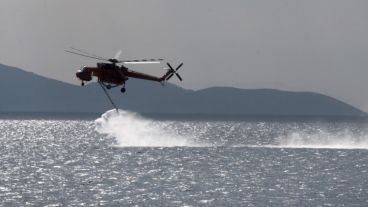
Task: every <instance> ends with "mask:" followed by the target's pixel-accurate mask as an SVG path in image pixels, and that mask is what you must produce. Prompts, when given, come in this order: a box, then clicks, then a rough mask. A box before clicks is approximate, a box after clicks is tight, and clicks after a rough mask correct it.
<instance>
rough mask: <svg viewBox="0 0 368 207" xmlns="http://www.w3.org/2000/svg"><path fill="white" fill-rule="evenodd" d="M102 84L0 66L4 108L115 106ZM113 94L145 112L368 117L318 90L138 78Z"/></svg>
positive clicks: (125, 104) (99, 109) (84, 109)
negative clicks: (188, 85) (196, 86)
mask: <svg viewBox="0 0 368 207" xmlns="http://www.w3.org/2000/svg"><path fill="white" fill-rule="evenodd" d="M73 75H74V74H73ZM15 83H16V84H15ZM9 86H11V87H9ZM99 87H100V86H99V85H98V84H97V83H90V84H87V85H86V86H85V87H80V86H77V85H73V84H69V83H64V82H62V81H59V80H55V79H51V78H46V77H42V76H40V75H37V74H35V73H32V72H27V71H24V70H22V69H19V68H16V67H11V66H6V65H2V64H0V94H1V96H2V98H1V101H0V112H6V113H9V112H62V113H68V112H81V113H89V112H104V111H106V110H108V109H111V108H112V107H111V105H110V103H109V102H108V100H107V98H106V97H105V95H104V94H103V92H102V90H101V88H99ZM109 92H110V94H111V96H112V98H113V99H114V101H115V103H116V104H117V105H118V106H119V107H121V108H123V109H126V110H132V111H136V112H139V113H157V114H214V115H244V116H267V115H271V116H366V115H367V114H366V113H365V112H363V111H361V110H359V109H357V108H355V107H353V106H351V105H349V104H346V103H344V102H342V101H340V100H337V99H335V98H332V97H329V96H326V95H323V94H319V93H313V92H292V91H282V90H275V89H239V88H233V87H211V88H206V89H201V90H189V89H183V88H181V87H179V86H177V85H174V84H170V83H167V84H166V85H165V87H162V86H161V85H160V84H158V83H156V82H149V81H143V80H137V79H130V80H128V81H127V92H126V93H125V94H121V93H120V91H119V90H116V89H112V90H110V91H109Z"/></svg>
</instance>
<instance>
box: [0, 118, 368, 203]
mask: <svg viewBox="0 0 368 207" xmlns="http://www.w3.org/2000/svg"><path fill="white" fill-rule="evenodd" d="M367 205H368V123H366V122H353V121H346V122H341V121H340V122H333V121H330V122H327V121H302V120H299V121H291V120H289V121H276V120H273V121H244V120H243V121H242V120H236V121H230V120H226V121H216V120H213V121H211V120H204V121H201V120H178V121H175V120H154V119H148V118H144V117H142V116H140V115H138V114H135V113H132V112H127V111H120V112H119V113H116V112H115V111H108V112H106V113H105V114H103V115H102V116H101V117H100V118H98V119H97V120H49V119H34V120H32V119H27V120H21V119H17V120H11V119H7V120H0V206H367Z"/></svg>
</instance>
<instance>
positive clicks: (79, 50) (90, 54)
mask: <svg viewBox="0 0 368 207" xmlns="http://www.w3.org/2000/svg"><path fill="white" fill-rule="evenodd" d="M70 49H72V50H75V51H78V52H81V53H84V54H86V55H88V56H93V57H96V58H101V59H107V58H104V57H100V56H98V55H95V54H92V53H89V52H86V51H83V50H81V49H77V48H74V47H70Z"/></svg>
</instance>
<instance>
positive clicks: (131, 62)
mask: <svg viewBox="0 0 368 207" xmlns="http://www.w3.org/2000/svg"><path fill="white" fill-rule="evenodd" d="M119 63H120V62H119ZM122 63H124V64H152V63H161V62H159V61H145V62H142V61H128V62H125V61H124V62H122Z"/></svg>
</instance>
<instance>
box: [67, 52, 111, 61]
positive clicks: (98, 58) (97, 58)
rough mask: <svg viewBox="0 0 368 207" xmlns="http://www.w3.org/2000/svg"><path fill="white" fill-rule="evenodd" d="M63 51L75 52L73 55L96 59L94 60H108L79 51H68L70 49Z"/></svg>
mask: <svg viewBox="0 0 368 207" xmlns="http://www.w3.org/2000/svg"><path fill="white" fill-rule="evenodd" d="M64 51H65V52H68V53H72V54H75V55H80V56H83V57H88V58H92V59H96V60H104V61H109V60H108V59H104V58H100V57H94V56H89V55H85V54H81V53H77V52H73V51H70V50H64Z"/></svg>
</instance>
